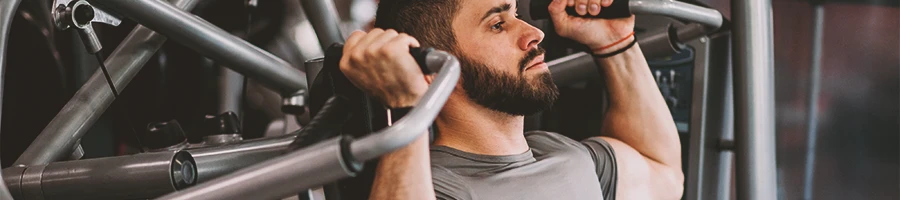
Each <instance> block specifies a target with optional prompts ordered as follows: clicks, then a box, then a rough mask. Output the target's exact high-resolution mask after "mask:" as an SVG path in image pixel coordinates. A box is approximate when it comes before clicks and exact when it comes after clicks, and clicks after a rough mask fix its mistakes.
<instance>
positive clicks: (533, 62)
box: [525, 55, 545, 70]
mask: <svg viewBox="0 0 900 200" xmlns="http://www.w3.org/2000/svg"><path fill="white" fill-rule="evenodd" d="M541 64H545V63H544V55H539V56H537V57H535V58H534V60H531V62H529V63H528V67H525V70H529V69H531V68H534V67H535V66H539V65H541Z"/></svg>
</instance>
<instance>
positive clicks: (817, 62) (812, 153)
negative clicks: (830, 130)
mask: <svg viewBox="0 0 900 200" xmlns="http://www.w3.org/2000/svg"><path fill="white" fill-rule="evenodd" d="M813 9H814V11H813V12H814V13H813V30H812V31H813V36H812V52H811V55H812V56H811V60H810V66H809V97H808V98H807V102H806V104H807V107H806V109H807V110H806V112H807V115H806V162H805V166H804V167H805V170H804V171H803V172H804V173H803V199H804V200H812V199H813V178H814V177H813V176H814V174H815V170H816V142H817V140H818V132H817V131H816V129H817V125H818V124H817V123H818V122H819V119H818V118H819V112H818V111H819V110H818V109H819V108H818V105H819V91H820V90H821V89H820V85H821V82H822V77H821V76H822V75H821V74H822V42H823V41H824V39H825V36H824V34H825V33H824V32H825V6H824V5H822V4H821V3H815V4H814V5H813Z"/></svg>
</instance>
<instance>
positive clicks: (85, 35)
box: [77, 24, 103, 54]
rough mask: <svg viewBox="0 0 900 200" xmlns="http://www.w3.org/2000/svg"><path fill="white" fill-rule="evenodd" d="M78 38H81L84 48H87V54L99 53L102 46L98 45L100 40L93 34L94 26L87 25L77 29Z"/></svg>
mask: <svg viewBox="0 0 900 200" xmlns="http://www.w3.org/2000/svg"><path fill="white" fill-rule="evenodd" d="M77 30H78V36H80V37H81V41H82V42H84V47H85V48H87V50H88V53H91V54H95V53H97V52H100V50H101V49H103V44H101V43H100V38H98V37H97V33H96V32H94V26H93V25H90V24H88V25H87V26H85V27H83V28H78V29H77Z"/></svg>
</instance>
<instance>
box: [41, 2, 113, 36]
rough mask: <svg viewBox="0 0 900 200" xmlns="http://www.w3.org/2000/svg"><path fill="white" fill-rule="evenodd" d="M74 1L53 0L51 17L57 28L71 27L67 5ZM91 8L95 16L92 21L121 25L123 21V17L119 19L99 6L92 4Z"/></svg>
mask: <svg viewBox="0 0 900 200" xmlns="http://www.w3.org/2000/svg"><path fill="white" fill-rule="evenodd" d="M72 1H73V0H54V1H53V4H52V5H51V8H50V15H51V16H52V17H51V18H52V19H53V23H54V25H56V28H58V29H60V30H65V29H68V28H69V27H71V24H70V23H67V21H69V20H71V19H70V18H68V17H66V12H67V7H68V5H69V3H71V2H72ZM75 1H82V0H75ZM82 2H84V3H87V1H82ZM91 9H92V10H94V18H92V19H91V22H100V23H104V24H109V25H113V26H119V24H121V23H122V20H121V19H119V18H118V17H116V16H113V15H112V14H109V13H108V12H106V11H103V9H99V8H97V7H93V6H91Z"/></svg>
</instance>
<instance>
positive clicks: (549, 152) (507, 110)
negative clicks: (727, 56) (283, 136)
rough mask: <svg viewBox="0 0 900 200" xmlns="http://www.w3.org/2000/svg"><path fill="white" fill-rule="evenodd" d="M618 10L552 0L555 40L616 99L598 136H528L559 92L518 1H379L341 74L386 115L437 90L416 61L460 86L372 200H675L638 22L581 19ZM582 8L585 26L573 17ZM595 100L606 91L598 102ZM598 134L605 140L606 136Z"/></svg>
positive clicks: (664, 122)
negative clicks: (456, 65)
mask: <svg viewBox="0 0 900 200" xmlns="http://www.w3.org/2000/svg"><path fill="white" fill-rule="evenodd" d="M612 1H613V0H554V1H553V2H552V3H551V4H550V6H549V7H548V10H549V13H550V15H551V18H552V20H553V24H554V28H555V31H556V32H557V33H558V34H559V35H560V36H563V37H567V38H569V39H572V40H574V41H577V42H579V43H581V44H584V45H586V46H587V47H589V48H590V49H591V50H592V52H591V53H593V55H594V58H595V60H596V63H598V66H597V67H598V68H599V69H600V70H599V71H600V72H601V74H602V75H603V77H604V81H605V82H606V85H607V87H608V92H609V94H610V95H609V96H610V97H609V111H608V112H607V113H606V117H605V118H604V119H603V121H598V122H597V123H602V125H603V128H602V131H601V132H600V133H597V137H592V138H589V139H586V140H584V141H580V142H579V141H574V140H572V139H569V138H567V137H565V136H562V135H560V134H557V133H551V132H544V131H532V132H527V133H525V132H524V131H523V126H524V125H523V124H524V116H525V115H530V114H534V113H536V112H539V111H542V110H545V109H548V108H550V107H551V105H552V104H553V101H554V100H556V97H557V95H558V91H557V88H556V85H554V83H553V80H552V78H551V76H550V73H549V70H548V69H547V67H548V66H547V64H546V63H544V56H543V55H544V50H543V49H541V48H540V47H539V46H538V44H539V43H540V42H541V40H542V39H543V37H544V33H543V32H541V31H540V30H539V29H537V28H535V27H533V26H531V25H529V24H527V23H525V22H524V21H522V20H520V19H518V18H517V17H518V15H517V14H516V10H517V3H518V2H517V1H516V0H381V2H380V3H379V8H378V12H377V16H376V21H375V27H376V29H373V30H371V31H369V32H361V31H357V32H354V33H353V34H352V35H351V36H350V37H349V38H348V39H347V41H346V44H345V47H344V55H347V56H344V57H343V58H342V60H341V62H340V68H341V71H342V72H343V73H344V74H345V75H346V76H347V78H348V79H349V80H350V81H351V82H353V83H354V85H356V86H357V87H359V88H360V89H362V90H363V91H364V92H366V93H367V94H369V95H371V96H374V97H376V98H377V99H379V100H380V101H381V102H382V103H384V104H385V105H386V106H388V107H389V108H393V109H400V108H405V107H409V106H413V105H414V104H415V103H416V102H417V101H418V100H419V98H420V97H421V96H422V94H423V93H424V92H425V90H426V89H427V87H428V84H429V83H430V82H431V80H432V78H433V77H432V76H425V75H423V74H422V73H421V71H420V70H419V68H418V65H417V64H416V61H415V60H414V59H413V58H412V57H411V56H410V55H409V53H408V52H409V48H410V47H420V46H429V47H434V48H436V49H439V50H444V51H447V52H450V53H451V54H453V55H455V56H456V57H457V58H458V59H459V60H460V63H461V67H462V76H461V80H460V82H459V84H458V85H457V86H456V89H455V90H454V92H453V94H452V95H451V96H450V99H449V100H448V101H447V103H446V105H445V106H444V107H443V109H442V110H441V113H440V114H439V115H438V117H437V119H436V121H435V124H436V125H437V129H438V130H439V134H438V137H437V138H436V139H435V141H434V142H433V143H431V144H429V141H428V137H427V136H424V135H427V134H423V136H422V137H421V138H419V139H417V140H416V141H415V142H413V143H412V144H410V145H409V146H406V147H404V148H402V149H400V150H397V151H395V152H392V153H390V154H387V155H385V156H383V157H382V158H381V161H380V163H379V165H378V168H377V169H376V177H375V182H374V185H373V188H372V193H371V194H370V198H371V199H617V198H618V199H679V198H681V196H682V192H683V189H682V188H683V186H682V185H683V181H684V175H683V174H682V172H681V157H680V155H681V150H680V149H681V147H680V144H679V140H678V135H677V131H676V129H675V123H674V122H673V120H672V116H671V115H670V114H669V110H668V107H667V106H666V104H665V102H664V100H663V98H662V95H661V94H660V92H659V90H658V89H657V86H656V84H655V81H654V79H653V76H652V75H651V73H650V70H649V68H648V66H647V62H646V60H645V58H644V57H643V55H642V53H641V49H640V47H639V46H638V45H636V44H635V43H636V42H635V38H634V36H633V35H634V32H633V28H634V17H633V16H632V17H629V18H621V19H595V18H585V17H582V16H584V15H597V14H599V13H600V12H603V8H604V7H607V6H609V5H610V4H611V3H612ZM566 7H574V8H575V10H576V12H577V13H578V15H582V16H571V15H569V14H566V12H565V9H566ZM598 92H599V91H598ZM601 135H602V136H601Z"/></svg>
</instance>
